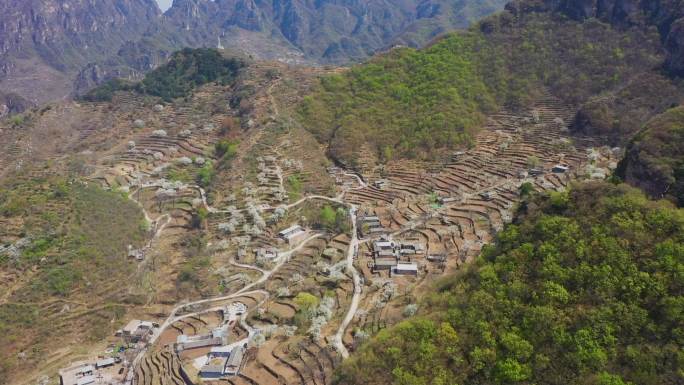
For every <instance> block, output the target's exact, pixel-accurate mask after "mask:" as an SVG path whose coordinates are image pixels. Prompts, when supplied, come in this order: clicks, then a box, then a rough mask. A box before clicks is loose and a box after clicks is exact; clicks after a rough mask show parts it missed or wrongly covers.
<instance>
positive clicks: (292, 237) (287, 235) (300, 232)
mask: <svg viewBox="0 0 684 385" xmlns="http://www.w3.org/2000/svg"><path fill="white" fill-rule="evenodd" d="M278 236H279V237H280V238H281V239H283V240H285V241H286V242H287V243H288V244H290V245H293V244H296V243H299V242H301V241H303V240H304V239H305V238H306V230H304V228H303V227H302V226H300V225H292V226H290V227H288V228H286V229H285V230H282V231H281V232H279V233H278Z"/></svg>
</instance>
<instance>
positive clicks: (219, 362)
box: [200, 354, 228, 378]
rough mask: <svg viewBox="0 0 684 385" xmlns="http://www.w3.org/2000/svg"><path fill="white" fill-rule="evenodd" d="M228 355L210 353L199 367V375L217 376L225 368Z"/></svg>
mask: <svg viewBox="0 0 684 385" xmlns="http://www.w3.org/2000/svg"><path fill="white" fill-rule="evenodd" d="M227 362H228V356H224V355H213V354H210V356H209V358H208V359H207V362H206V363H205V364H204V365H203V366H202V368H201V369H200V376H201V377H203V378H219V377H222V376H223V373H224V372H225V370H226V363H227Z"/></svg>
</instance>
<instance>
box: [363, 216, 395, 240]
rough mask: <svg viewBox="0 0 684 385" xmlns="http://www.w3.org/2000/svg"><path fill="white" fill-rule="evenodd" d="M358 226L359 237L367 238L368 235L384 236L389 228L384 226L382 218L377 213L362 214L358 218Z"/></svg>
mask: <svg viewBox="0 0 684 385" xmlns="http://www.w3.org/2000/svg"><path fill="white" fill-rule="evenodd" d="M356 227H357V228H358V232H359V234H358V235H359V237H361V238H365V237H367V236H370V237H375V236H383V235H385V234H387V233H388V230H387V229H385V228H384V227H382V224H381V223H380V218H378V217H377V216H375V215H366V216H362V217H360V218H359V219H358V220H357V223H356Z"/></svg>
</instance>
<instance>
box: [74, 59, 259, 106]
mask: <svg viewBox="0 0 684 385" xmlns="http://www.w3.org/2000/svg"><path fill="white" fill-rule="evenodd" d="M245 66H246V62H245V61H244V60H243V59H239V58H236V57H225V56H223V54H222V53H221V52H219V51H218V50H216V49H209V48H198V49H191V48H186V49H183V50H181V51H178V52H176V53H174V54H173V55H172V56H171V59H169V61H168V62H167V63H166V64H164V65H162V66H161V67H159V68H157V69H155V70H154V71H151V72H150V73H148V74H147V75H146V76H145V78H144V79H143V80H142V81H140V82H139V83H135V84H132V83H129V82H126V81H123V80H120V79H112V80H110V81H108V82H106V83H104V84H102V85H100V86H99V87H97V88H94V89H93V90H91V91H90V92H88V93H87V94H86V95H84V96H83V99H85V100H88V101H111V99H112V96H113V94H114V92H116V91H123V90H126V91H136V92H139V93H142V94H147V95H152V96H158V97H161V98H162V99H163V100H165V101H171V100H173V99H174V98H179V97H183V96H187V95H189V94H190V92H191V91H192V90H193V89H195V88H196V87H199V86H201V85H203V84H206V83H211V82H219V83H221V84H229V83H230V82H232V81H233V80H234V79H235V77H236V76H237V73H238V71H239V70H240V69H241V68H243V67H245Z"/></svg>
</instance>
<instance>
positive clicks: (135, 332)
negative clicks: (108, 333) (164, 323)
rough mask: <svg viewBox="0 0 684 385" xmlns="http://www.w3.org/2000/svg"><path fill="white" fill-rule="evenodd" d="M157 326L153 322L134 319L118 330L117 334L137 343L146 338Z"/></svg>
mask: <svg viewBox="0 0 684 385" xmlns="http://www.w3.org/2000/svg"><path fill="white" fill-rule="evenodd" d="M155 326H156V325H155V324H154V323H153V322H149V321H141V320H137V319H134V320H131V321H130V322H129V323H128V324H126V326H124V328H123V329H121V330H119V331H117V332H116V335H117V336H121V337H123V338H124V340H126V341H127V342H129V343H136V342H138V341H144V340H146V339H147V338H148V337H149V335H150V334H151V333H152V329H153V328H154V327H155Z"/></svg>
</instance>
